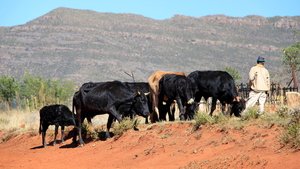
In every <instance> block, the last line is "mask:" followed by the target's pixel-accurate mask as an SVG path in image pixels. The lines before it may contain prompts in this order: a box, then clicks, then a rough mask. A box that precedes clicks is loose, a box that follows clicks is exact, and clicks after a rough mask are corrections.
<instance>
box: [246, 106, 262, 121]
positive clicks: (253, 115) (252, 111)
mask: <svg viewBox="0 0 300 169" xmlns="http://www.w3.org/2000/svg"><path fill="white" fill-rule="evenodd" d="M257 112H258V108H256V107H252V108H249V109H246V110H245V112H244V113H243V115H242V117H241V120H251V119H257V118H258V117H259V116H260V114H258V113H257Z"/></svg>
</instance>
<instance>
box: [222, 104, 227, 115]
mask: <svg viewBox="0 0 300 169" xmlns="http://www.w3.org/2000/svg"><path fill="white" fill-rule="evenodd" d="M225 107H226V103H224V102H223V103H222V114H223V115H224V116H225V115H226V114H225Z"/></svg>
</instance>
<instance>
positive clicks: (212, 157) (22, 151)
mask: <svg viewBox="0 0 300 169" xmlns="http://www.w3.org/2000/svg"><path fill="white" fill-rule="evenodd" d="M139 128H140V131H134V130H129V131H128V132H126V133H124V134H123V135H122V136H121V137H120V138H119V139H118V140H115V139H113V138H112V139H110V140H107V141H88V140H86V145H85V146H84V147H76V148H75V147H73V146H72V145H71V140H72V139H68V140H67V141H66V145H56V146H55V147H53V146H50V145H49V146H48V147H47V148H45V149H44V148H41V145H42V144H41V136H40V135H39V136H29V134H24V135H18V136H15V137H12V138H11V139H10V140H8V141H6V142H3V143H1V144H0V150H1V153H0V166H1V167H4V168H24V169H26V168H37V167H38V168H46V169H47V168H49V169H50V168H147V169H151V168H166V169H168V168H170V169H173V168H270V169H273V168H291V169H295V168H297V167H299V162H300V161H299V155H300V154H299V153H300V151H298V150H296V149H290V148H288V147H283V148H282V146H281V144H280V141H279V135H280V133H281V131H282V128H281V127H279V126H278V125H271V124H268V123H267V124H266V123H253V124H250V125H245V126H244V125H241V126H239V125H238V124H237V125H229V124H223V125H219V124H218V125H207V126H202V127H201V128H200V129H199V130H197V131H195V132H191V128H192V124H191V123H178V122H177V123H170V124H161V123H160V124H151V125H141V126H139ZM51 132H53V131H51V130H50V131H48V136H49V137H48V138H47V140H48V142H49V143H50V142H51V141H52V139H53V135H52V136H51V134H50V133H51ZM2 134H3V133H2ZM0 135H1V133H0ZM1 136H2V135H1ZM50 136H51V137H50Z"/></svg>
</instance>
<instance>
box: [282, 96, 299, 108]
mask: <svg viewBox="0 0 300 169" xmlns="http://www.w3.org/2000/svg"><path fill="white" fill-rule="evenodd" d="M285 95H286V103H287V105H288V106H289V107H290V108H293V107H299V106H300V93H298V92H287V93H286V94H285Z"/></svg>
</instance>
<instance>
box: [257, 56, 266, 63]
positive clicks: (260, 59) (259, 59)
mask: <svg viewBox="0 0 300 169" xmlns="http://www.w3.org/2000/svg"><path fill="white" fill-rule="evenodd" d="M257 61H258V62H264V61H265V58H264V57H262V56H258V58H257Z"/></svg>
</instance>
